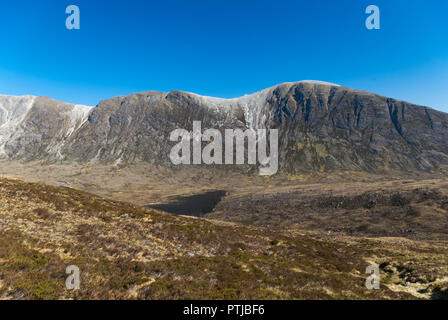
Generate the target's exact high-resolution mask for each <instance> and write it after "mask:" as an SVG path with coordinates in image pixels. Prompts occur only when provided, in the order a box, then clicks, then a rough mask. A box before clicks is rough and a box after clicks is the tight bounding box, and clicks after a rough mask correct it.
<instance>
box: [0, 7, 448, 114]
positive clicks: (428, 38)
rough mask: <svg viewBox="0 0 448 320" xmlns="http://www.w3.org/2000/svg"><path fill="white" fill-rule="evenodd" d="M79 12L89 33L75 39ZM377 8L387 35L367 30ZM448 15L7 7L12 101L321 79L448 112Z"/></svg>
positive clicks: (4, 69)
mask: <svg viewBox="0 0 448 320" xmlns="http://www.w3.org/2000/svg"><path fill="white" fill-rule="evenodd" d="M71 4H75V5H78V6H79V8H80V10H81V30H79V31H69V30H67V29H66V28H65V20H66V17H67V15H66V13H65V8H66V7H67V6H68V5H71ZM370 4H375V5H377V6H379V8H380V9H381V30H373V31H369V30H367V29H366V28H365V19H366V17H367V15H366V14H365V13H364V11H365V8H366V7H367V6H368V5H370ZM447 16H448V1H446V0H431V1H423V0H421V1H416V0H412V1H410V0H401V1H400V0H369V1H364V0H339V1H333V0H328V1H304V0H303V1H300V0H296V1H286V0H270V1H267V0H225V1H223V0H179V1H174V0H163V1H162V0H160V1H150V0H140V1H139V0H126V1H124V0H120V1H116V0H69V1H65V0H39V1H36V0H28V1H25V0H15V1H12V0H8V1H1V2H0V39H1V47H0V49H1V50H0V93H1V94H14V95H22V94H33V95H45V96H50V97H52V98H55V99H58V100H63V101H67V102H73V103H79V104H87V105H96V104H97V103H98V102H99V100H101V99H105V98H110V97H112V96H116V95H121V94H129V93H133V92H138V91H145V90H158V91H170V90H174V89H178V90H183V91H191V92H196V93H199V94H203V95H210V96H218V97H227V98H228V97H235V96H240V95H243V94H248V93H253V92H256V91H258V90H261V89H264V88H266V87H269V86H272V85H275V84H278V83H281V82H288V81H298V80H303V79H315V80H323V81H329V82H334V83H338V84H341V85H344V86H348V87H354V88H357V89H363V90H367V91H371V92H375V93H379V94H383V95H386V96H390V97H394V98H398V99H403V100H407V101H410V102H413V103H417V104H422V105H427V106H432V107H434V108H436V109H439V110H443V111H447V112H448V18H447Z"/></svg>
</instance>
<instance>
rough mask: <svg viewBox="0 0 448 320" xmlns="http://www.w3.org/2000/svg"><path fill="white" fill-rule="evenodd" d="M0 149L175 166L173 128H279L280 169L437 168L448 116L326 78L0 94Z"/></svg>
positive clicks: (16, 154) (21, 154)
mask: <svg viewBox="0 0 448 320" xmlns="http://www.w3.org/2000/svg"><path fill="white" fill-rule="evenodd" d="M0 106H1V107H0V151H1V156H2V157H7V158H10V159H21V160H47V161H59V160H67V161H78V162H91V161H99V162H109V163H123V164H129V163H134V162H136V161H145V162H151V163H157V164H162V165H171V163H170V160H169V152H170V150H171V147H172V146H173V145H174V143H172V142H169V139H168V137H169V134H170V132H171V131H172V130H174V129H176V128H183V129H187V130H191V129H192V124H193V121H195V120H197V121H202V128H203V129H205V128H216V129H221V130H224V129H225V128H242V129H245V128H253V129H257V128H275V129H278V130H279V155H280V168H281V169H280V170H282V171H285V172H288V173H297V172H303V171H317V170H319V171H328V170H333V169H343V170H359V169H361V170H366V171H370V172H387V171H388V170H392V169H393V170H405V171H406V170H425V171H426V170H437V169H438V167H439V166H441V165H447V164H448V115H447V114H445V113H442V112H438V111H435V110H433V109H430V108H426V107H421V106H416V105H412V104H409V103H406V102H403V101H397V100H394V99H388V98H386V97H382V96H378V95H375V94H371V93H368V92H364V91H358V90H354V89H349V88H344V87H339V86H336V85H333V84H328V83H320V82H310V81H305V82H296V83H285V84H282V85H278V86H275V87H272V88H268V89H266V90H263V91H260V92H258V93H255V94H253V95H248V96H244V97H241V98H236V99H219V98H211V97H202V96H198V95H195V94H191V93H185V92H180V91H173V92H170V93H160V92H143V93H138V94H132V95H129V96H121V97H115V98H112V99H109V100H105V101H102V102H101V103H100V104H99V105H98V106H97V107H95V108H90V107H84V106H75V105H70V104H65V103H62V102H56V101H53V100H51V99H48V98H35V97H5V96H1V97H0Z"/></svg>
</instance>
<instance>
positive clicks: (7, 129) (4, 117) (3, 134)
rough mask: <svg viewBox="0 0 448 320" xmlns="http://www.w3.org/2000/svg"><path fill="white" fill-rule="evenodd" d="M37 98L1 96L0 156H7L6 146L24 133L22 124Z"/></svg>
mask: <svg viewBox="0 0 448 320" xmlns="http://www.w3.org/2000/svg"><path fill="white" fill-rule="evenodd" d="M35 99H36V97H33V96H22V97H15V96H3V95H0V156H6V151H5V145H6V144H7V143H8V141H9V139H10V138H11V137H12V136H14V135H15V134H18V133H19V132H20V131H22V128H21V127H20V124H21V123H22V121H23V120H25V118H26V116H27V115H28V113H29V111H30V110H31V108H32V107H33V104H34V101H35Z"/></svg>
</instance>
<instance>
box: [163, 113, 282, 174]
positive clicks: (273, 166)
mask: <svg viewBox="0 0 448 320" xmlns="http://www.w3.org/2000/svg"><path fill="white" fill-rule="evenodd" d="M268 133H269V148H268V146H267V136H268ZM224 136H225V139H224V148H225V155H224V158H225V159H224V163H225V164H226V165H233V164H237V165H242V164H245V157H244V156H245V141H246V139H247V163H248V164H252V165H255V164H257V155H258V164H259V165H260V175H269V176H270V175H274V174H276V173H277V171H278V130H277V129H270V130H267V129H257V130H254V129H247V130H245V131H243V130H241V129H226V130H225V135H224ZM169 138H170V141H172V142H178V141H179V139H181V140H180V142H178V143H177V144H176V145H175V146H174V147H173V148H172V149H171V153H170V159H171V162H172V163H173V164H175V165H180V164H192V162H191V145H193V147H192V149H193V164H208V165H211V164H217V165H222V164H223V155H222V152H223V138H222V134H221V131H219V130H217V129H207V130H205V131H204V132H203V133H202V129H201V122H200V121H193V131H192V132H189V131H187V130H185V129H176V130H173V131H172V132H171V134H170V137H169ZM192 140H193V141H192ZM191 141H192V143H191ZM202 142H210V143H209V144H207V145H206V146H205V147H204V149H202ZM268 150H269V153H270V154H269V157H268V156H267V153H268ZM257 151H258V152H257ZM235 152H236V161H235V162H234V158H235V157H234V156H235Z"/></svg>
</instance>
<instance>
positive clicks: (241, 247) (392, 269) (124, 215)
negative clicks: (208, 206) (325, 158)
mask: <svg viewBox="0 0 448 320" xmlns="http://www.w3.org/2000/svg"><path fill="white" fill-rule="evenodd" d="M447 260H448V249H446V246H443V245H437V244H428V243H419V242H413V241H410V240H403V241H399V240H397V241H395V240H393V241H392V240H390V239H376V240H374V239H367V238H364V239H362V238H342V237H339V238H330V237H325V236H323V235H320V234H299V233H295V232H291V231H289V232H285V231H282V230H281V229H265V228H255V227H250V226H242V225H237V224H231V223H224V222H218V221H211V220H202V219H195V218H188V217H181V216H172V215H168V214H164V213H161V212H157V211H154V210H147V209H142V208H140V207H137V206H134V205H132V204H128V203H124V202H118V201H112V200H106V199H103V198H100V197H98V196H94V195H92V194H89V193H86V192H82V191H77V190H74V189H70V188H64V187H52V186H47V185H43V184H37V183H26V182H22V181H19V180H7V179H0V298H2V299H409V298H438V297H444V296H446V282H445V278H446V277H448V271H447V267H446V266H447V265H448V264H447V262H448V261H447ZM372 262H376V263H378V264H381V267H382V269H383V270H382V278H383V282H382V283H383V284H382V286H381V289H380V290H367V289H366V288H365V285H364V283H365V279H366V277H367V275H366V274H365V269H366V267H367V266H368V265H369V264H371V263H372ZM69 265H76V266H78V267H79V268H80V270H81V289H80V290H78V291H68V290H66V288H65V280H66V277H67V275H66V274H65V270H66V267H67V266H69ZM410 277H414V278H415V277H417V278H418V279H420V280H421V281H416V282H413V284H408V283H409V281H408V280H409V279H410Z"/></svg>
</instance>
